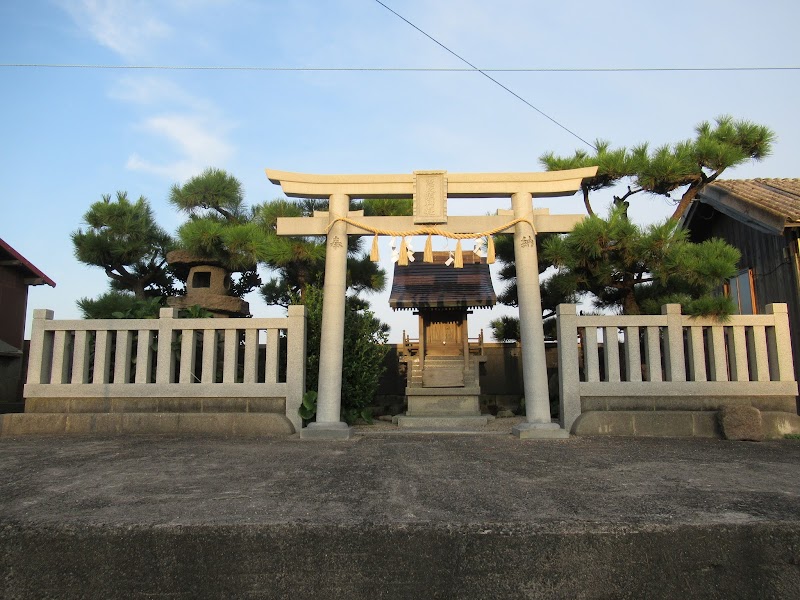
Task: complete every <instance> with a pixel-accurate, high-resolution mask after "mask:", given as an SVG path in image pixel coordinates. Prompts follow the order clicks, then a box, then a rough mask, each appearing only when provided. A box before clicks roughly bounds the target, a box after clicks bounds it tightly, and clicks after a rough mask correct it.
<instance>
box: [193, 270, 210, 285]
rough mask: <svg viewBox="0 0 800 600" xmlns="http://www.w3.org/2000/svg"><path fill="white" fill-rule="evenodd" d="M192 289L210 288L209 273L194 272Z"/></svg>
mask: <svg viewBox="0 0 800 600" xmlns="http://www.w3.org/2000/svg"><path fill="white" fill-rule="evenodd" d="M192 287H195V288H207V287H211V271H195V273H194V275H193V276H192Z"/></svg>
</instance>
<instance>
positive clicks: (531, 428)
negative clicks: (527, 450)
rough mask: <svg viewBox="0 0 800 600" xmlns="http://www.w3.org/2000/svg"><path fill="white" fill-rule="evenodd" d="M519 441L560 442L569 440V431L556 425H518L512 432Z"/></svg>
mask: <svg viewBox="0 0 800 600" xmlns="http://www.w3.org/2000/svg"><path fill="white" fill-rule="evenodd" d="M511 433H513V434H514V435H515V436H516V437H518V438H519V439H521V440H561V439H568V438H569V431H567V430H566V429H562V428H561V427H560V426H559V424H558V423H520V424H519V425H516V426H515V427H514V428H513V429H512V430H511Z"/></svg>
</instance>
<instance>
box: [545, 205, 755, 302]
mask: <svg viewBox="0 0 800 600" xmlns="http://www.w3.org/2000/svg"><path fill="white" fill-rule="evenodd" d="M543 254H544V258H545V260H548V261H550V262H551V263H552V264H554V265H555V266H556V268H557V269H558V273H557V274H556V276H555V277H554V283H553V285H555V286H556V287H557V288H558V289H560V291H561V292H563V293H565V294H569V293H578V294H591V295H592V296H593V297H594V304H595V306H596V307H597V308H601V309H611V310H615V311H618V312H622V313H624V314H632V315H635V314H640V313H657V312H659V310H660V307H661V305H662V304H666V303H680V304H681V305H682V306H683V311H684V313H685V314H694V315H697V314H714V315H719V316H724V315H728V314H731V313H732V312H733V310H734V307H733V305H732V303H731V302H730V300H729V299H728V298H724V297H722V296H716V295H714V290H715V288H717V287H719V286H720V285H721V284H722V283H723V282H724V281H725V280H726V279H727V278H729V277H732V276H733V275H735V274H736V263H737V262H738V260H739V258H740V255H739V251H738V250H736V249H735V248H733V247H732V246H729V245H728V244H726V243H725V242H724V241H722V240H719V239H711V240H707V241H705V242H703V243H700V244H694V243H692V242H690V241H688V232H687V231H686V230H685V229H681V227H680V225H679V224H678V222H676V221H674V220H672V219H667V220H666V221H665V222H663V223H660V224H655V225H650V226H648V227H645V228H642V227H639V226H637V225H635V224H634V223H632V222H631V221H630V220H629V219H628V218H627V215H626V213H625V208H624V207H622V206H615V207H612V208H611V210H610V212H609V216H608V218H607V219H601V218H600V217H597V216H592V217H589V218H587V219H586V220H584V221H583V222H581V223H579V224H578V225H576V226H575V228H574V229H573V230H572V232H570V233H569V234H567V235H565V236H563V237H561V236H554V237H552V238H550V239H549V240H547V242H545V243H544V244H543Z"/></svg>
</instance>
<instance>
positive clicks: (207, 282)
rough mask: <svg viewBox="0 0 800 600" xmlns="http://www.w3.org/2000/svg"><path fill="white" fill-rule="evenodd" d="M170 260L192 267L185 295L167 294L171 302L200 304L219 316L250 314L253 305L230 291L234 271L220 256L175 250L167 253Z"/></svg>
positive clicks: (186, 305) (178, 305)
mask: <svg viewBox="0 0 800 600" xmlns="http://www.w3.org/2000/svg"><path fill="white" fill-rule="evenodd" d="M167 262H168V263H169V264H170V266H173V267H178V268H183V269H186V268H188V269H189V273H188V276H187V278H186V295H185V296H173V297H171V298H167V304H168V305H169V306H172V307H173V308H189V307H191V306H201V307H202V308H204V309H206V310H207V311H209V312H211V313H213V314H214V316H216V317H246V316H249V314H250V305H249V304H248V303H247V302H245V301H244V300H242V299H241V298H237V297H236V296H232V295H231V292H230V290H231V274H230V272H229V271H228V270H227V269H225V267H223V266H222V263H221V262H220V261H219V260H216V259H214V258H209V257H203V256H196V255H194V254H191V253H190V252H187V251H185V250H173V251H172V252H170V253H169V254H167Z"/></svg>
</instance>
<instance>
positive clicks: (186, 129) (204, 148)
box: [126, 114, 234, 181]
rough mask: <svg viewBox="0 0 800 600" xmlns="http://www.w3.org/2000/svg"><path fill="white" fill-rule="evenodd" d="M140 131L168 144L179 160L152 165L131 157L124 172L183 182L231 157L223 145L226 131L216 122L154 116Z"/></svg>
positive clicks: (194, 118)
mask: <svg viewBox="0 0 800 600" xmlns="http://www.w3.org/2000/svg"><path fill="white" fill-rule="evenodd" d="M140 127H141V128H142V129H143V130H144V131H146V132H147V133H149V134H151V135H153V136H155V137H158V138H161V139H162V140H165V141H166V142H168V143H169V144H170V145H171V146H173V147H174V148H176V149H177V150H178V152H179V153H180V154H181V155H183V156H182V158H179V159H177V160H175V161H172V162H166V163H156V162H153V161H151V160H147V159H145V158H142V157H141V156H140V155H139V154H137V153H134V154H132V155H131V156H130V157H129V158H128V162H127V164H126V167H127V168H128V169H131V170H134V171H144V172H148V173H153V174H155V175H159V176H162V177H166V178H169V179H172V180H177V181H185V180H186V179H188V178H189V177H191V176H192V175H197V174H198V173H200V172H201V171H202V170H203V169H205V168H207V167H211V166H222V165H224V164H226V163H227V161H228V160H230V158H231V157H232V156H233V154H234V148H233V147H232V146H231V145H230V144H229V143H228V142H227V141H225V134H226V133H227V130H228V129H229V127H228V126H226V125H224V124H221V123H219V122H217V123H212V122H209V120H208V119H207V118H205V117H203V116H193V115H179V114H173V115H161V116H155V117H150V118H148V119H146V120H145V121H144V122H143V123H141V125H140Z"/></svg>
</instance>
